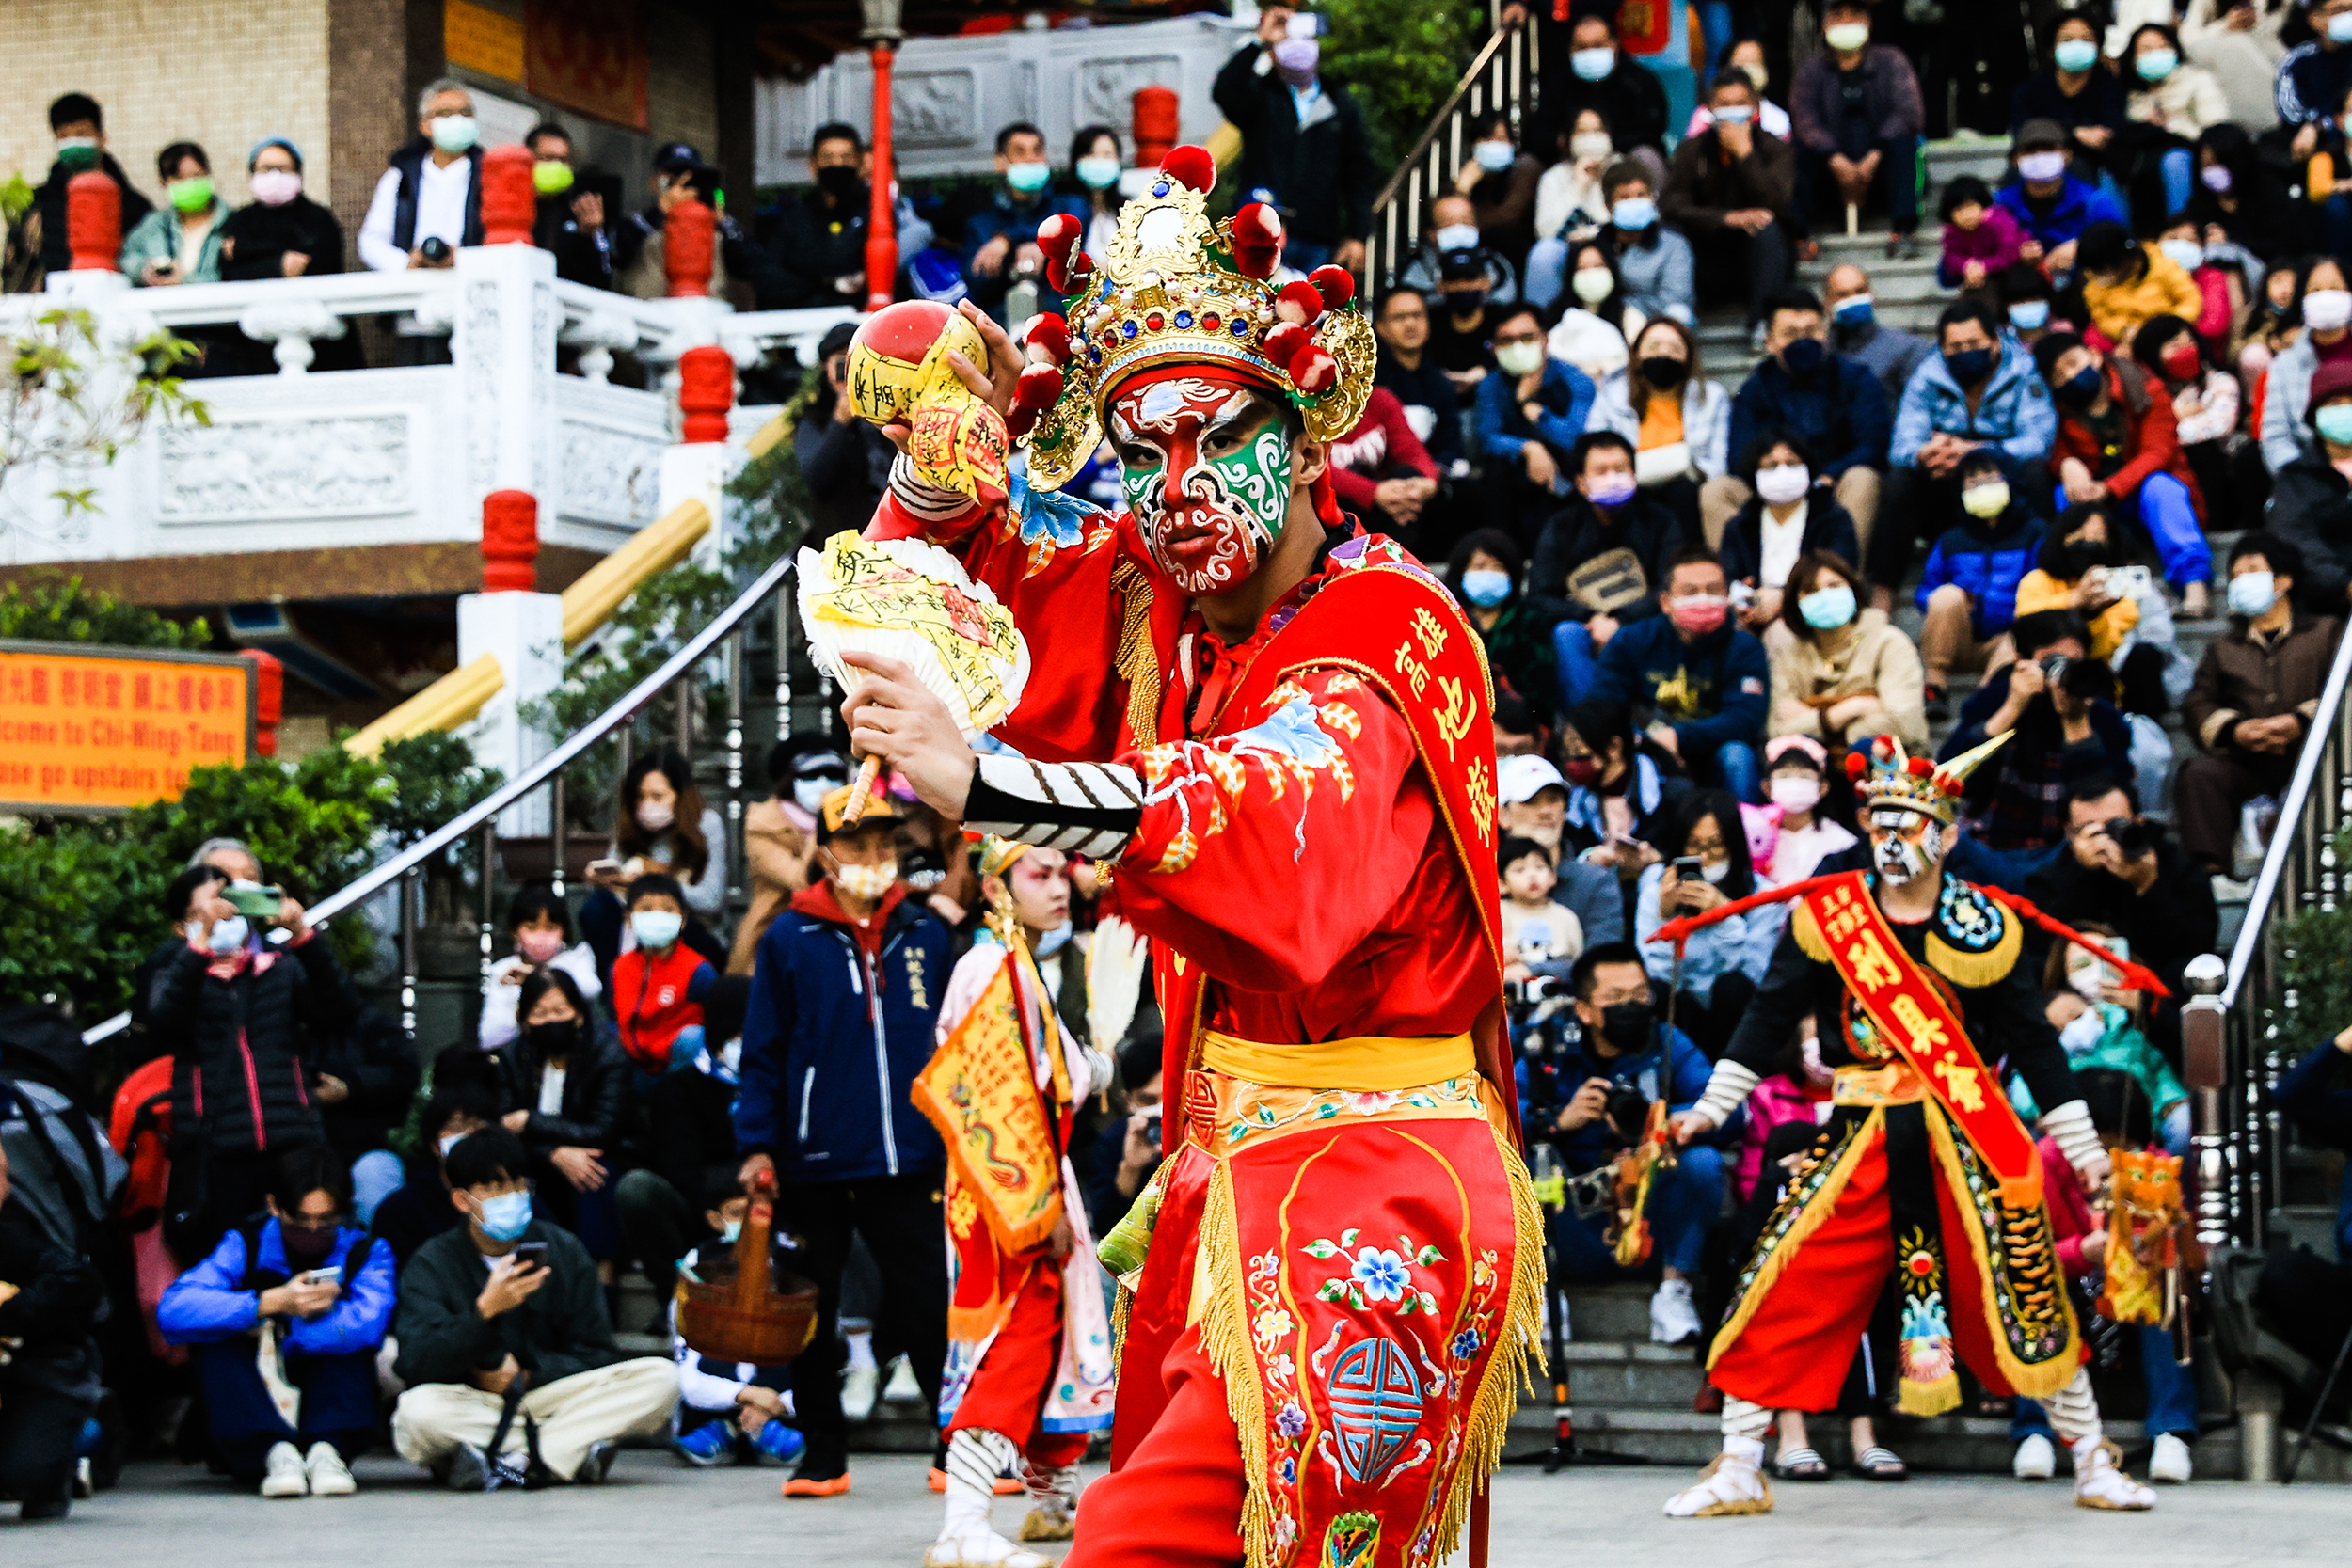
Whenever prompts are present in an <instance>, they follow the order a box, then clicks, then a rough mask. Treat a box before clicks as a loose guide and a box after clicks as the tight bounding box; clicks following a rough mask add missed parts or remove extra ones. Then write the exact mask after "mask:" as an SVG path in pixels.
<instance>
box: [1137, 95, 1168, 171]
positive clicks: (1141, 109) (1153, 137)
mask: <svg viewBox="0 0 2352 1568" xmlns="http://www.w3.org/2000/svg"><path fill="white" fill-rule="evenodd" d="M1177 103H1178V100H1177V97H1176V89H1175V88H1173V87H1137V88H1136V97H1135V105H1136V137H1135V140H1136V167H1137V168H1157V167H1158V166H1159V162H1160V160H1161V159H1162V158H1165V157H1167V156H1168V149H1169V148H1171V147H1174V146H1175V145H1176V119H1177V116H1176V109H1177Z"/></svg>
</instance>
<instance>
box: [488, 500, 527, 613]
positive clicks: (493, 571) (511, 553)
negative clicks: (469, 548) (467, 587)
mask: <svg viewBox="0 0 2352 1568" xmlns="http://www.w3.org/2000/svg"><path fill="white" fill-rule="evenodd" d="M538 560H539V502H538V501H537V499H534V498H533V497H532V494H531V492H530V491H528V490H493V491H491V492H490V493H489V494H488V495H486V496H485V497H483V498H482V591H483V592H484V593H485V594H529V593H532V592H534V591H536V590H537V588H538V586H539V572H538Z"/></svg>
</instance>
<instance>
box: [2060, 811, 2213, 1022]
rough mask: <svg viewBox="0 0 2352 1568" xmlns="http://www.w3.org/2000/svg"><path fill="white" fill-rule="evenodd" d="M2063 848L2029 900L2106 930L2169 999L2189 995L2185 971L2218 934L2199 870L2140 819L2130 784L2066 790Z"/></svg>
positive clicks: (2074, 922)
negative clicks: (2159, 983) (2125, 945)
mask: <svg viewBox="0 0 2352 1568" xmlns="http://www.w3.org/2000/svg"><path fill="white" fill-rule="evenodd" d="M2066 845H2067V850H2068V852H2067V853H2066V854H2063V855H2060V856H2058V858H2057V859H2056V860H2054V861H2052V862H2051V863H2049V865H2048V866H2047V867H2046V868H2044V869H2043V870H2042V872H2040V873H2039V874H2037V875H2036V876H2034V877H2033V878H2032V879H2029V880H2028V881H2027V882H2026V896H2027V897H2029V898H2031V899H2032V900H2033V901H2034V902H2035V903H2036V904H2038V905H2040V906H2041V908H2042V912H2043V913H2044V914H2050V915H2055V916H2057V917H2058V919H2060V920H2063V921H2065V922H2066V923H2067V924H2068V925H2070V926H2081V925H2084V924H2086V923H2097V924H2103V925H2105V926H2106V927H2110V928H2111V929H2113V931H2114V932H2115V934H2116V935H2118V936H2120V937H2122V938H2123V939H2124V940H2125V941H2126V942H2130V943H2131V957H2132V958H2133V959H2134V960H2135V961H2137V962H2139V963H2143V964H2146V965H2147V966H2148V967H2149V968H2150V969H2153V970H2154V971H2155V972H2156V974H2157V976H2158V977H2159V978H2161V979H2162V980H2163V981H2164V983H2165V985H2166V987H2167V988H2169V990H2171V992H2172V994H2173V996H2174V997H2176V998H2178V997H2183V996H2186V995H2187V994H2188V990H2187V987H2186V986H2185V983H2184V982H2183V980H2182V971H2183V970H2184V969H2185V968H2186V967H2187V964H2188V960H2189V959H2191V958H2195V957H2196V956H2197V955H2198V954H2200V953H2210V952H2212V951H2213V950H2214V943H2215V942H2216V940H2217V937H2218V934H2219V928H2220V915H2219V913H2218V911H2216V909H2215V908H2214V901H2213V883H2212V880H2211V879H2209V878H2208V876H2207V875H2206V873H2205V872H2204V870H2203V869H2202V868H2201V867H2200V866H2199V865H2198V864H2197V863H2195V862H2194V861H2193V860H2191V859H2189V858H2188V857H2187V856H2186V855H2185V854H2183V853H2182V852H2181V851H2180V850H2179V849H2178V848H2176V847H2174V846H2173V844H2172V842H2171V841H2170V840H2169V838H2167V837H2166V836H2165V834H2164V831H2163V830H2162V829H2160V828H2158V827H2157V826H2156V825H2155V824H2153V823H2152V822H2150V821H2149V820H2148V819H2147V818H2146V817H2144V816H2141V815H2140V812H2139V800H2138V798H2137V796H2136V795H2134V793H2133V791H2132V787H2131V785H2130V784H2128V783H2126V782H2125V781H2124V780H2123V779H2122V778H2121V777H2118V776H2116V775H2113V774H2104V773H2093V774H2088V775H2086V776H2084V777H2081V778H2078V779H2076V780H2074V783H2073V784H2071V785H2070V786H2069V787H2068V789H2067V792H2066ZM2175 1006H2177V1003H2176V1004H2175Z"/></svg>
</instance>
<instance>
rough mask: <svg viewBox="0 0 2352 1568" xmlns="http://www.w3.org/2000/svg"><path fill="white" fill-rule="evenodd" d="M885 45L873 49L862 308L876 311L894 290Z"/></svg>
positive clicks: (894, 220) (887, 48)
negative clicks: (870, 181)
mask: <svg viewBox="0 0 2352 1568" xmlns="http://www.w3.org/2000/svg"><path fill="white" fill-rule="evenodd" d="M894 57H895V56H894V55H893V53H892V51H891V48H890V45H889V43H888V42H887V41H886V40H885V41H878V42H876V43H875V45H874V209H873V212H872V213H871V214H869V215H868V216H867V218H866V309H868V310H879V309H882V307H883V306H885V305H887V304H889V303H890V302H891V300H892V298H893V297H895V296H896V295H897V293H898V209H897V208H896V207H895V206H894V205H893V203H892V200H891V182H892V162H891V156H890V62H891V60H892V59H893V58H894Z"/></svg>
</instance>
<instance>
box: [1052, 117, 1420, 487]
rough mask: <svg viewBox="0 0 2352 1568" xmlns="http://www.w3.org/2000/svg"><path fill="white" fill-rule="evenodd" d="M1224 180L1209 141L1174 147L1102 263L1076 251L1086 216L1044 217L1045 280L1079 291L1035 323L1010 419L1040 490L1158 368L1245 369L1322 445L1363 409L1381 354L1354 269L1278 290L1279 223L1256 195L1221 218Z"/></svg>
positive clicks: (1064, 471)
mask: <svg viewBox="0 0 2352 1568" xmlns="http://www.w3.org/2000/svg"><path fill="white" fill-rule="evenodd" d="M1215 184H1216V165H1215V163H1213V162H1212V161H1211V159H1210V157H1209V154H1208V153H1207V151H1206V150H1203V149H1201V148H1198V147H1179V148H1175V149H1173V150H1170V151H1169V152H1168V156H1167V157H1165V158H1163V159H1161V160H1160V166H1159V170H1158V172H1157V173H1156V174H1155V175H1154V176H1153V178H1152V183H1151V184H1150V185H1148V186H1146V187H1145V190H1144V194H1143V195H1142V196H1140V197H1137V198H1136V199H1135V200H1133V201H1130V202H1128V203H1127V204H1126V206H1125V207H1123V208H1122V209H1120V214H1119V232H1118V234H1117V235H1116V236H1115V237H1114V238H1113V239H1112V240H1111V241H1110V243H1109V245H1107V246H1106V247H1105V251H1104V256H1103V258H1102V261H1101V263H1100V265H1098V264H1097V263H1096V261H1095V259H1094V258H1092V257H1090V256H1089V255H1088V254H1087V253H1086V252H1085V251H1083V250H1079V249H1077V248H1076V246H1077V242H1078V240H1079V238H1080V236H1081V235H1082V234H1083V232H1084V230H1085V223H1084V221H1083V220H1081V219H1079V218H1075V217H1072V216H1069V215H1067V214H1057V215H1056V216H1054V217H1051V218H1048V219H1047V220H1046V221H1045V222H1044V223H1043V224H1041V225H1040V226H1039V229H1038V231H1037V239H1038V245H1039V248H1041V250H1043V251H1044V252H1045V278H1046V281H1047V282H1048V283H1049V284H1051V285H1052V286H1053V287H1054V289H1055V290H1056V291H1057V292H1058V293H1062V294H1065V295H1067V296H1069V312H1070V313H1069V315H1068V316H1066V317H1064V316H1055V315H1043V316H1040V317H1039V318H1037V320H1036V321H1035V322H1034V323H1032V324H1031V325H1030V328H1029V332H1028V347H1027V351H1026V352H1027V358H1028V364H1027V367H1026V368H1025V370H1024V371H1023V372H1022V373H1021V382H1020V386H1019V388H1018V389H1017V390H1016V391H1015V393H1014V396H1013V407H1012V413H1011V414H1010V416H1009V418H1008V420H1007V421H1006V422H1007V424H1008V426H1009V428H1010V430H1011V432H1012V434H1013V435H1014V436H1018V437H1020V439H1021V441H1022V444H1023V445H1024V446H1025V447H1026V448H1027V449H1028V452H1029V483H1031V484H1032V485H1033V486H1035V487H1037V488H1038V489H1041V490H1052V489H1057V488H1059V487H1060V486H1061V484H1062V483H1065V482H1066V481H1067V480H1069V479H1070V477H1071V476H1072V475H1073V474H1075V473H1076V472H1077V471H1078V470H1079V469H1080V468H1081V467H1084V466H1085V465H1086V462H1087V459H1088V458H1089V457H1091V456H1092V455H1093V454H1094V449H1095V448H1096V447H1098V446H1100V445H1101V444H1102V440H1103V411H1104V405H1105V404H1107V403H1108V402H1109V400H1110V397H1111V394H1112V393H1113V392H1114V391H1115V390H1116V389H1117V388H1118V387H1119V385H1120V383H1121V382H1123V381H1125V380H1126V379H1127V378H1128V377H1129V376H1132V375H1134V374H1136V372H1139V371H1145V370H1150V369H1152V368H1155V367H1158V366H1163V365H1181V364H1196V365H1224V366H1227V367H1229V368H1231V369H1233V370H1236V371H1240V372H1244V373H1246V374H1248V375H1249V376H1250V377H1251V378H1253V379H1255V380H1257V381H1260V382H1262V383H1263V384H1264V385H1265V386H1266V387H1267V388H1269V389H1271V390H1274V391H1277V392H1279V393H1281V394H1282V395H1284V396H1285V397H1287V398H1288V399H1289V400H1290V401H1291V402H1292V403H1293V404H1295V406H1296V407H1297V408H1298V409H1299V411H1300V412H1301V414H1303V415H1304V416H1305V419H1306V425H1307V433H1308V434H1309V435H1310V436H1313V437H1314V438H1315V439H1316V440H1318V441H1332V440H1337V439H1338V438H1339V437H1341V436H1344V435H1346V434H1347V433H1348V432H1349V431H1350V430H1352V429H1354V428H1355V425H1356V421H1357V420H1359V419H1360V418H1362V417H1363V412H1364V404H1366V403H1367V402H1369V401H1370V399H1371V397H1372V379H1373V369H1374V356H1375V344H1374V340H1373V335H1372V325H1371V324H1370V323H1369V322H1367V321H1366V320H1365V319H1364V313H1363V311H1362V310H1360V309H1358V308H1357V306H1356V302H1355V293H1356V280H1355V277H1354V276H1353V275H1352V274H1350V273H1349V272H1348V271H1347V270H1346V269H1345V268H1343V267H1335V266H1323V267H1317V268H1316V269H1315V270H1314V272H1313V273H1312V274H1311V275H1310V277H1308V278H1307V279H1306V280H1305V281H1303V282H1293V283H1289V284H1286V285H1283V286H1281V287H1279V288H1278V287H1276V285H1275V284H1274V283H1273V282H1272V281H1271V279H1272V277H1273V274H1274V270H1275V267H1276V265H1277V264H1278V263H1279V261H1280V259H1281V254H1282V220H1281V218H1280V217H1279V215H1277V214H1276V213H1275V212H1274V210H1273V209H1272V208H1270V207H1268V206H1266V205H1265V204H1264V203H1263V202H1251V203H1249V204H1248V206H1246V207H1244V208H1242V209H1241V211H1239V212H1237V213H1235V214H1233V215H1232V218H1230V219H1228V220H1227V221H1225V222H1223V223H1216V222H1213V221H1212V220H1211V219H1210V217H1209V214H1208V202H1209V191H1210V190H1211V188H1212V187H1214V186H1215Z"/></svg>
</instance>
